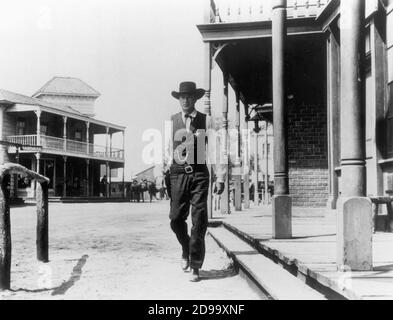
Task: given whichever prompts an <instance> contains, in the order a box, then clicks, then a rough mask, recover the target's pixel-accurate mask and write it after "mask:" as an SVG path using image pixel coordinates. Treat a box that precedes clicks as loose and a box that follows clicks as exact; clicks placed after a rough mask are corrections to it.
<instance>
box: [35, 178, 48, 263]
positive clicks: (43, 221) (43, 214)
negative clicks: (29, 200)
mask: <svg viewBox="0 0 393 320" xmlns="http://www.w3.org/2000/svg"><path fill="white" fill-rule="evenodd" d="M36 201H37V259H38V261H42V262H48V261H49V222H48V220H49V215H48V183H47V182H37V193H36Z"/></svg>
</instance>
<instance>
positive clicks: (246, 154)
mask: <svg viewBox="0 0 393 320" xmlns="http://www.w3.org/2000/svg"><path fill="white" fill-rule="evenodd" d="M244 113H245V118H244V120H245V121H244V132H243V171H244V185H243V186H244V187H243V188H244V208H245V209H250V149H249V145H250V131H249V128H248V122H249V121H250V117H249V115H248V105H247V104H246V103H245V104H244Z"/></svg>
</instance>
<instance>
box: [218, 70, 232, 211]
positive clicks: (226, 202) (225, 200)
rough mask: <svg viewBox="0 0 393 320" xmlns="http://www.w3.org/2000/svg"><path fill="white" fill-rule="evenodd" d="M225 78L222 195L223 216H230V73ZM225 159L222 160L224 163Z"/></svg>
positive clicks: (226, 73) (224, 75)
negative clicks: (223, 178)
mask: <svg viewBox="0 0 393 320" xmlns="http://www.w3.org/2000/svg"><path fill="white" fill-rule="evenodd" d="M223 78H224V88H223V89H224V90H223V93H224V99H223V105H222V133H223V134H222V135H221V137H222V138H223V140H224V141H222V144H223V148H224V155H225V166H226V178H225V190H224V192H223V193H222V195H221V213H222V214H230V206H229V162H228V158H229V157H227V156H228V81H229V75H228V72H227V71H225V70H224V72H223ZM222 160H223V159H220V161H222Z"/></svg>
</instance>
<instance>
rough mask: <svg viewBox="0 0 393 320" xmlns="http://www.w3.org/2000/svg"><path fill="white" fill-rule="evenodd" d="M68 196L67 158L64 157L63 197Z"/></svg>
mask: <svg viewBox="0 0 393 320" xmlns="http://www.w3.org/2000/svg"><path fill="white" fill-rule="evenodd" d="M66 196H67V157H66V156H63V197H66Z"/></svg>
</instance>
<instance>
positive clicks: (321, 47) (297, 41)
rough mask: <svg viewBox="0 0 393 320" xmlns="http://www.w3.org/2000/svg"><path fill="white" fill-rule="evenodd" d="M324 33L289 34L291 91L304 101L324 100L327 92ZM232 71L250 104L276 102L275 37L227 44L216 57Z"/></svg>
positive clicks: (287, 63) (287, 60)
mask: <svg viewBox="0 0 393 320" xmlns="http://www.w3.org/2000/svg"><path fill="white" fill-rule="evenodd" d="M325 42H326V41H325V38H324V37H323V36H322V35H321V34H314V35H312V34H309V35H302V36H289V37H288V41H287V42H286V56H285V66H286V81H287V83H286V85H287V94H288V95H294V96H296V97H297V98H299V99H301V100H302V101H309V100H313V99H314V98H316V99H318V101H320V99H321V96H323V95H324V84H325V76H324V74H325V63H326V58H325V55H326V49H325ZM216 61H217V63H218V65H219V66H220V68H221V69H222V70H223V71H225V72H228V73H229V75H230V82H231V85H232V87H234V88H237V89H238V90H239V91H240V92H241V95H242V97H243V100H245V101H244V102H247V103H248V104H261V105H262V104H265V103H270V102H272V41H271V38H264V39H249V40H241V41H236V42H235V43H231V44H230V45H228V46H226V47H225V48H224V49H223V50H222V51H221V52H220V54H219V55H218V57H217V59H216Z"/></svg>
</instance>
